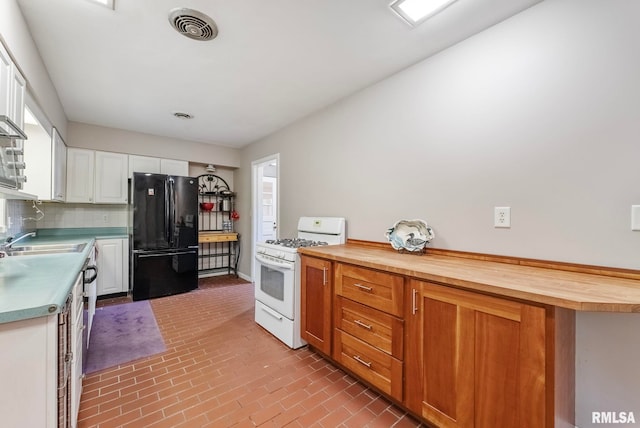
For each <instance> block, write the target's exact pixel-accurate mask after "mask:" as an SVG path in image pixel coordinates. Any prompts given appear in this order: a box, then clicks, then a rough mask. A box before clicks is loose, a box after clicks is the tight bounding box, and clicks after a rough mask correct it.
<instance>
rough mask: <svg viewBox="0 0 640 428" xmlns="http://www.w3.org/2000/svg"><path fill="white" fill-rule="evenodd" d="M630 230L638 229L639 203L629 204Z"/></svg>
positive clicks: (639, 226) (639, 228) (639, 221)
mask: <svg viewBox="0 0 640 428" xmlns="http://www.w3.org/2000/svg"><path fill="white" fill-rule="evenodd" d="M631 230H640V205H631Z"/></svg>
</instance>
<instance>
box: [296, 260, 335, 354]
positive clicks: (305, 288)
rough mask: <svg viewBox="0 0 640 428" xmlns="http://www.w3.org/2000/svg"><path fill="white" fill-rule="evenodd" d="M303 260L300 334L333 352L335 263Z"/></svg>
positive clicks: (323, 348)
mask: <svg viewBox="0 0 640 428" xmlns="http://www.w3.org/2000/svg"><path fill="white" fill-rule="evenodd" d="M300 259H301V262H300V266H301V277H300V298H301V303H302V304H301V308H300V312H301V318H302V319H301V326H300V331H301V333H300V335H301V336H302V339H304V340H306V341H307V342H308V343H309V345H311V346H313V347H314V348H316V349H317V350H319V351H320V352H323V353H325V354H326V355H331V301H332V297H333V267H332V263H331V262H330V261H328V260H323V259H317V258H314V257H307V256H302V257H301V258H300Z"/></svg>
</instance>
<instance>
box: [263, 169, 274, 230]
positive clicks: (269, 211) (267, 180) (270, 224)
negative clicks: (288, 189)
mask: <svg viewBox="0 0 640 428" xmlns="http://www.w3.org/2000/svg"><path fill="white" fill-rule="evenodd" d="M275 201H277V186H276V178H275V177H262V197H261V202H262V241H266V240H267V239H276V204H275Z"/></svg>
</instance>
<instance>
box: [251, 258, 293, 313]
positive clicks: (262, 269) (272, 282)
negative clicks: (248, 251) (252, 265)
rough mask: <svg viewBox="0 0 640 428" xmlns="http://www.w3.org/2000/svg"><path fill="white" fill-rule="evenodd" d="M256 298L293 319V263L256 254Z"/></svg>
mask: <svg viewBox="0 0 640 428" xmlns="http://www.w3.org/2000/svg"><path fill="white" fill-rule="evenodd" d="M256 261H257V262H258V263H257V266H256V267H257V269H256V286H255V295H256V300H258V301H260V302H262V303H263V304H265V305H267V306H269V307H270V308H271V309H273V310H275V311H276V312H278V313H280V314H281V315H284V316H285V317H287V318H289V319H290V320H292V319H293V311H294V297H295V296H294V295H295V285H296V272H295V263H292V262H287V261H282V262H280V261H274V260H270V259H269V258H267V257H265V256H263V255H261V254H256Z"/></svg>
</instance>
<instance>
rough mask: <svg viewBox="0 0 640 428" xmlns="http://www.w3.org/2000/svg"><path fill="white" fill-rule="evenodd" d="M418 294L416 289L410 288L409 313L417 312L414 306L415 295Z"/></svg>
mask: <svg viewBox="0 0 640 428" xmlns="http://www.w3.org/2000/svg"><path fill="white" fill-rule="evenodd" d="M417 295H418V290H416V289H415V288H413V289H412V290H411V314H412V315H415V314H416V312H418V306H416V300H417V299H416V296H417Z"/></svg>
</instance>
